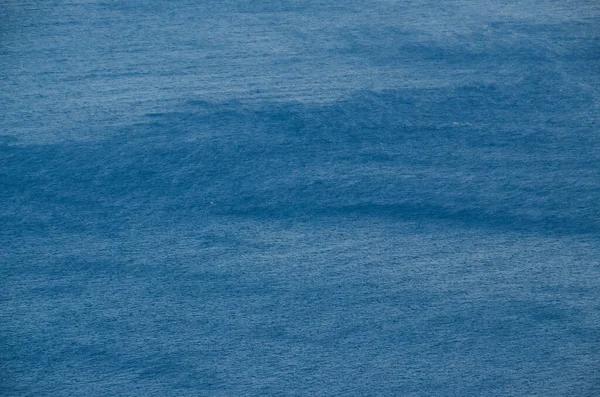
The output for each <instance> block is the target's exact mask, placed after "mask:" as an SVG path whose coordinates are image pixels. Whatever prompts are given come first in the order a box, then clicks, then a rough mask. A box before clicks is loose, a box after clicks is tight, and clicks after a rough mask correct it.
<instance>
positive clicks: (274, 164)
mask: <svg viewBox="0 0 600 397" xmlns="http://www.w3.org/2000/svg"><path fill="white" fill-rule="evenodd" d="M565 88H566V89H565V90H564V91H563V90H559V89H557V88H556V87H554V86H553V85H550V84H549V83H548V82H546V81H545V80H543V79H541V77H539V76H537V75H535V74H534V75H530V76H529V77H528V81H527V82H526V83H525V84H523V85H522V86H521V85H519V86H503V85H499V84H488V85H478V86H463V87H456V88H451V89H449V88H442V89H426V90H407V91H404V90H401V91H385V92H381V93H371V92H364V93H360V94H357V95H356V96H354V97H351V98H347V99H343V100H340V101H338V102H335V103H333V104H325V105H322V106H308V105H302V104H299V103H291V104H284V103H279V104H273V105H267V104H262V105H255V106H251V105H249V104H242V103H239V102H225V103H210V102H202V101H190V102H188V103H186V104H185V105H184V106H183V108H184V109H185V111H175V112H173V113H163V114H149V115H148V116H147V119H148V122H146V123H142V124H137V125H135V126H132V127H130V128H125V129H123V130H119V131H116V132H115V133H113V134H112V137H109V138H107V139H103V140H100V141H98V142H92V143H62V144H55V145H37V146H36V145H30V146H20V145H15V144H11V143H9V142H6V143H4V144H3V146H2V157H1V161H2V170H3V171H2V182H3V187H4V188H3V190H2V193H1V194H2V197H3V198H4V200H5V201H7V202H9V203H11V204H10V206H8V207H6V208H5V210H4V211H3V216H4V219H5V220H6V222H9V223H10V224H11V225H13V226H12V228H11V230H13V231H17V230H25V229H27V228H30V229H31V228H33V229H31V230H34V229H35V230H36V233H43V229H44V228H48V227H53V226H56V225H59V226H58V227H62V226H66V225H70V226H69V227H74V228H78V229H79V230H85V229H86V228H89V227H92V228H96V227H99V228H104V230H108V229H110V228H111V227H118V225H119V223H120V221H123V222H125V223H128V222H132V221H133V222H135V221H136V220H141V219H144V218H147V219H154V220H157V221H161V219H162V221H165V222H169V221H174V222H178V221H181V220H183V219H186V218H187V219H202V217H205V216H207V214H220V215H228V214H231V215H233V214H236V215H244V216H254V217H261V216H267V217H273V216H276V217H304V218H306V217H311V216H348V217H357V216H376V217H388V218H390V219H397V220H411V221H413V220H419V221H423V222H428V221H432V222H440V221H443V222H454V223H459V224H462V225H470V226H477V227H494V228H507V229H511V228H515V229H518V230H537V231H542V230H546V231H547V232H550V233H592V234H596V233H597V232H598V227H599V226H598V225H599V222H598V217H597V213H598V212H599V211H600V208H598V202H599V201H598V200H597V198H598V196H599V190H598V189H599V187H598V184H597V182H596V181H597V180H596V179H594V178H595V177H596V176H597V170H598V169H600V158H599V157H598V153H599V152H598V150H597V142H598V141H597V140H595V139H594V137H595V133H594V130H593V126H594V125H595V124H594V123H595V120H594V118H593V115H592V114H589V113H587V117H584V116H583V115H582V114H581V113H582V112H583V111H584V109H585V108H586V107H587V106H589V104H590V102H591V101H592V98H591V97H589V96H585V95H583V96H577V95H576V94H577V92H576V91H573V89H572V88H571V87H569V86H567V87H565ZM563 98H564V99H563ZM557 103H569V108H568V109H563V110H565V111H564V112H562V113H556V112H555V110H556V106H557ZM515 112H517V113H515ZM515 114H518V117H514V115H515ZM568 115H573V116H576V117H574V118H573V119H572V120H571V121H570V122H569V124H568V123H567V118H568ZM567 127H568V128H569V133H568V134H567V133H565V132H564V129H565V128H567ZM573 153H578V156H573ZM567 197H568V198H569V199H567ZM115 219H118V220H119V222H115Z"/></svg>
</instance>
